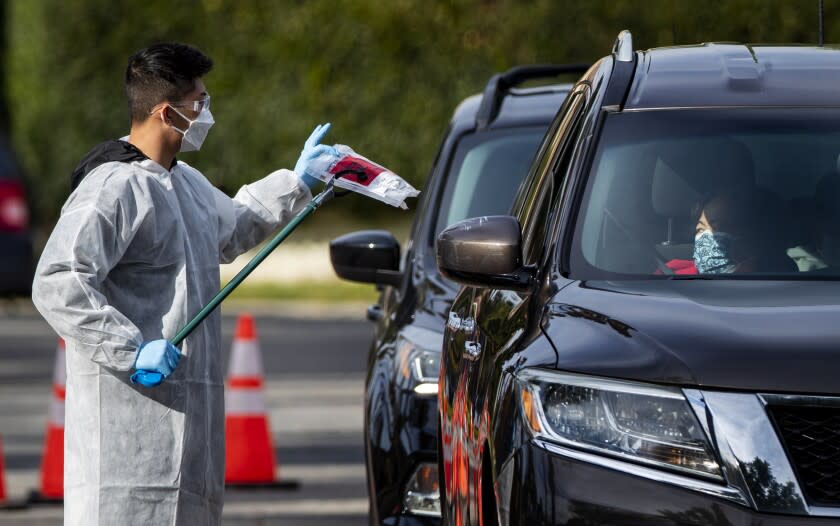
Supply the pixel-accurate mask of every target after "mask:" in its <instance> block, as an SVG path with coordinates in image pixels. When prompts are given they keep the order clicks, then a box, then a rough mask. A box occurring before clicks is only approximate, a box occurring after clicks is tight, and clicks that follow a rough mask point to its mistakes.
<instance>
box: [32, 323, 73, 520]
mask: <svg viewBox="0 0 840 526" xmlns="http://www.w3.org/2000/svg"><path fill="white" fill-rule="evenodd" d="M64 352H65V351H64V340H62V339H60V338H59V340H58V348H57V350H56V353H55V370H54V372H53V395H52V400H50V412H49V416H48V420H47V433H46V437H45V438H44V455H43V457H42V458H41V489H40V491H33V492H32V493H31V495H30V502H48V503H49V502H55V503H59V502H62V501H63V500H64V389H65V384H66V379H67V371H66V370H65V357H64Z"/></svg>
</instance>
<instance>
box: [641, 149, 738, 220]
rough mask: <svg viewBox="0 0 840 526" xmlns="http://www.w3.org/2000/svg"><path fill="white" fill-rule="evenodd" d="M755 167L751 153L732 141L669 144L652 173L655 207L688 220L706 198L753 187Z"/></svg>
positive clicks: (661, 211)
mask: <svg viewBox="0 0 840 526" xmlns="http://www.w3.org/2000/svg"><path fill="white" fill-rule="evenodd" d="M754 183H755V166H754V164H753V159H752V155H751V154H750V152H749V150H748V149H747V148H746V147H745V146H744V145H743V144H741V143H740V142H738V141H735V140H732V139H706V138H700V139H690V140H681V141H678V142H676V143H674V144H672V145H667V148H663V149H662V151H661V152H660V154H659V159H658V160H657V162H656V166H655V168H654V174H653V188H652V195H651V198H652V201H653V208H654V210H656V212H657V213H658V214H660V215H664V216H668V217H687V216H689V215H691V213H692V211H693V209H694V208H695V207H696V206H697V205H698V204H700V203H701V202H702V201H703V200H704V199H705V198H708V197H710V196H713V195H717V194H720V193H729V192H735V191H739V190H744V189H748V188H751V187H752V186H754Z"/></svg>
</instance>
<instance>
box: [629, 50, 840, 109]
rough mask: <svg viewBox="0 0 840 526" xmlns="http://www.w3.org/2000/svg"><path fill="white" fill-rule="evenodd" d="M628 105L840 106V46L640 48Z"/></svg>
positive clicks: (653, 106)
mask: <svg viewBox="0 0 840 526" xmlns="http://www.w3.org/2000/svg"><path fill="white" fill-rule="evenodd" d="M637 58H638V63H637V65H636V71H635V75H634V78H633V83H632V85H631V87H630V92H629V93H628V96H627V100H626V102H625V105H624V109H628V110H634V109H652V108H674V107H703V106H840V49H834V48H827V47H826V48H823V47H810V46H774V45H766V46H765V45H746V44H702V45H697V46H680V47H667V48H658V49H651V50H647V51H643V52H640V53H638V54H637Z"/></svg>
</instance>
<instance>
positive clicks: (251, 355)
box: [228, 340, 263, 378]
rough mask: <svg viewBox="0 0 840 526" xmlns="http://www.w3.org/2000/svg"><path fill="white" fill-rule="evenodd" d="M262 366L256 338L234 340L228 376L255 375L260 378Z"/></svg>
mask: <svg viewBox="0 0 840 526" xmlns="http://www.w3.org/2000/svg"><path fill="white" fill-rule="evenodd" d="M262 375H263V366H262V357H261V356H260V350H259V348H258V346H257V341H256V340H234V342H233V349H232V350H231V355H230V368H229V369H228V376H229V377H230V378H236V377H237V376H251V377H253V376H256V377H260V378H262Z"/></svg>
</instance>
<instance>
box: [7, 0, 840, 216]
mask: <svg viewBox="0 0 840 526" xmlns="http://www.w3.org/2000/svg"><path fill="white" fill-rule="evenodd" d="M826 4H827V5H826V21H827V24H826V39H827V41H828V42H831V39H832V37H833V36H835V35H838V32H840V27H838V24H840V18H838V17H837V16H832V15H838V14H840V5H839V4H838V2H837V0H828V1H827V2H826ZM5 27H6V28H8V41H9V53H8V56H7V60H6V66H7V75H6V76H5V79H6V84H5V89H6V90H7V92H8V97H9V100H10V103H11V105H10V107H11V108H12V111H11V133H12V138H13V141H14V144H15V145H16V147H17V149H18V151H19V153H20V155H21V157H22V159H23V161H24V164H25V166H26V168H27V169H28V172H29V173H30V175H31V176H32V178H33V183H34V184H35V185H36V187H37V189H38V190H39V193H38V198H37V200H36V205H37V209H38V211H39V213H40V216H42V219H43V220H44V221H45V223H46V224H49V222H50V221H52V220H54V219H55V217H56V216H57V214H58V210H59V208H60V206H61V204H62V203H63V201H64V199H65V198H66V196H67V194H68V191H69V174H70V172H71V171H72V169H73V168H74V166H75V164H76V162H77V161H78V159H80V158H81V156H82V155H84V153H86V152H87V151H88V149H89V148H90V147H91V146H92V145H94V144H96V143H97V142H100V141H102V140H104V139H107V138H111V137H119V136H121V135H124V134H126V133H127V130H128V117H127V111H126V104H125V100H124V95H123V91H122V76H123V69H124V67H125V64H126V61H127V58H128V56H129V55H130V54H132V53H133V52H135V51H137V50H138V49H140V48H142V47H144V46H146V45H148V44H150V43H153V42H156V41H161V40H176V41H182V42H189V43H192V44H195V45H197V46H198V47H199V48H201V49H202V50H204V51H205V52H206V53H208V54H209V55H210V56H211V57H213V58H214V60H215V62H216V67H215V70H214V71H213V72H211V73H210V75H208V77H207V79H206V83H207V86H208V88H209V91H210V92H211V94H212V96H213V99H214V103H213V113H214V115H215V117H216V121H217V124H216V126H215V127H214V128H213V130H212V132H211V133H210V135H209V137H208V139H207V142H206V143H205V146H204V148H203V149H202V151H201V152H199V153H196V154H188V155H184V156H183V159H184V160H186V161H187V162H189V163H191V164H195V165H196V166H198V167H199V168H201V169H202V171H204V173H205V174H206V175H207V176H208V177H209V178H210V179H211V180H212V181H213V182H214V183H216V184H217V185H222V186H224V187H225V188H228V189H235V188H237V187H238V186H239V185H241V184H243V183H245V182H248V181H251V180H253V179H256V178H258V177H261V176H262V175H263V174H265V173H268V172H270V171H272V170H274V169H276V168H278V167H283V166H287V167H288V166H292V165H293V163H294V160H295V159H296V158H297V154H298V152H299V151H300V148H301V146H302V142H303V140H304V138H305V137H306V136H307V135H308V133H309V131H310V130H311V129H312V127H313V126H314V125H315V124H317V123H319V122H324V121H332V122H333V130H332V131H331V132H330V135H329V136H328V140H330V141H334V142H341V143H345V144H350V145H351V146H353V148H354V149H356V150H357V151H359V152H360V153H362V154H364V155H366V156H368V157H371V158H372V159H375V160H377V161H379V162H381V163H382V164H384V165H386V166H388V167H390V168H391V169H393V170H394V171H396V172H397V173H399V174H401V175H403V176H404V177H406V178H407V179H409V180H411V181H412V182H413V183H415V184H416V185H421V184H422V181H423V178H424V176H425V175H426V172H427V170H428V169H429V167H430V164H431V161H432V159H433V156H434V153H435V150H436V147H437V144H438V142H439V140H440V137H441V134H442V132H443V131H444V130H445V128H446V125H447V122H448V119H449V116H450V115H451V113H452V110H453V109H454V107H455V105H456V104H457V103H458V102H459V101H460V100H461V99H463V98H464V97H465V96H467V95H470V94H472V93H475V92H479V91H481V90H482V88H483V87H484V84H485V82H486V81H487V79H488V78H489V77H490V75H491V74H493V73H494V72H496V71H500V70H504V69H506V68H509V67H511V66H514V65H517V64H522V63H534V62H579V61H594V60H596V59H598V58H599V57H601V56H604V55H605V54H607V53H608V52H609V50H610V48H611V46H612V43H613V40H614V38H615V35H616V34H617V33H618V31H619V30H621V29H624V28H629V29H631V30H632V31H633V36H634V39H635V44H636V47H637V48H640V49H641V48H646V47H652V46H660V45H672V44H674V43H680V44H682V43H695V42H703V41H714V40H717V41H721V40H723V41H745V42H772V43H779V42H806V43H808V42H810V43H815V42H816V41H817V0H728V1H727V2H702V3H701V2H694V1H689V0H609V1H606V0H591V1H583V0H579V1H578V0H575V1H572V0H567V1H558V0H528V1H521V0H449V1H438V2H428V1H423V0H392V1H390V2H378V1H376V0H308V1H306V2H301V1H296V0H283V1H270V0H243V1H236V2H234V1H223V0H191V1H182V2H168V1H164V0H147V1H145V2H121V3H116V4H115V3H114V2H112V1H106V0H86V1H84V2H82V1H76V2H66V1H61V0H32V1H27V2H22V1H21V2H10V3H9V10H8V17H7V25H6V26H5ZM337 203H338V204H337V205H336V206H338V207H339V208H342V207H343V208H344V209H345V210H346V211H349V212H353V213H356V214H370V213H374V214H376V215H377V216H378V217H380V218H381V219H385V218H386V217H390V216H389V215H388V214H398V212H392V211H390V210H389V209H388V208H387V207H384V206H382V207H370V206H367V203H365V201H364V200H362V199H355V200H352V199H349V200H340V201H338V202H337ZM371 211H372V212H371Z"/></svg>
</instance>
